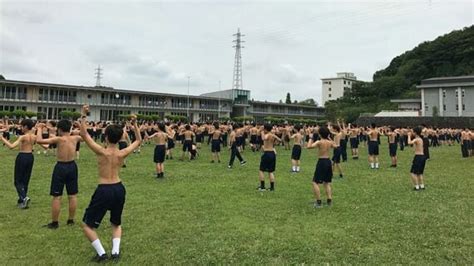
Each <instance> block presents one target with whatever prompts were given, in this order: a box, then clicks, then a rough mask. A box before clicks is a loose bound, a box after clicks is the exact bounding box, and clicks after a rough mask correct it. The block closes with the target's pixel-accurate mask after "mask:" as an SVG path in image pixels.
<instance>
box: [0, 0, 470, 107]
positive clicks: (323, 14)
mask: <svg viewBox="0 0 474 266" xmlns="http://www.w3.org/2000/svg"><path fill="white" fill-rule="evenodd" d="M472 24H474V0H463V1H449V0H439V1H437V0H431V1H430V0H402V1H390V0H373V1H370V0H365V1H358V0H357V1H350V0H345V1H339V0H332V1H317V0H313V1H233V0H230V1H222V0H221V1H144V0H142V1H132V0H130V1H124V0H87V1H86V0H84V1H79V0H75V1H66V0H62V1H58V0H49V1H39V0H30V1H24V0H13V1H7V0H0V74H2V75H4V76H5V78H7V79H13V80H28V81H38V82H49V83H62V84H72V85H85V86H89V85H91V86H94V85H95V84H96V80H95V76H94V72H95V68H97V66H98V65H99V64H100V65H101V67H102V68H103V78H102V82H101V83H102V85H105V86H111V87H114V88H120V89H130V90H143V91H154V92H166V93H179V94H187V90H188V87H187V86H188V78H187V77H188V76H189V77H190V88H189V90H190V94H192V95H199V94H202V93H206V92H211V91H217V90H219V82H220V84H221V87H220V88H221V89H230V88H232V78H233V67H234V56H235V50H234V48H232V46H233V43H232V40H233V38H234V37H233V36H232V35H233V34H234V33H236V32H237V29H238V28H240V30H241V32H242V34H245V36H244V37H243V40H244V41H245V43H244V46H245V48H243V49H242V68H243V69H242V72H243V74H242V77H243V88H244V89H248V90H250V91H251V97H252V98H254V99H255V100H268V101H278V100H280V99H282V100H284V99H285V96H286V93H287V92H290V94H291V96H292V99H293V100H304V99H307V98H313V99H315V100H316V101H317V102H320V100H321V87H322V84H321V80H320V79H321V78H327V77H333V76H335V75H336V72H353V73H354V74H355V75H356V76H357V78H358V79H360V80H366V81H370V80H372V75H373V73H374V72H375V71H377V70H379V69H382V68H385V67H386V66H388V64H389V63H390V60H391V59H392V58H393V57H395V56H397V55H399V54H401V53H403V52H405V51H407V50H410V49H412V48H414V47H415V46H417V45H418V44H419V43H421V42H424V41H428V40H433V39H435V38H436V37H438V36H440V35H443V34H446V33H449V32H451V31H452V30H457V29H462V28H463V27H467V26H470V25H472Z"/></svg>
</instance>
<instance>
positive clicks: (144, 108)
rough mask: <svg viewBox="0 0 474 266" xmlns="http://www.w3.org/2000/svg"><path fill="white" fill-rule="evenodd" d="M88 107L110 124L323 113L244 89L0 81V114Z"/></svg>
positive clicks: (51, 114)
mask: <svg viewBox="0 0 474 266" xmlns="http://www.w3.org/2000/svg"><path fill="white" fill-rule="evenodd" d="M84 104H89V106H90V112H91V114H90V119H91V120H94V121H99V120H100V121H113V120H116V119H117V118H118V116H119V115H121V114H132V113H134V114H143V115H157V116H159V117H160V118H161V119H164V118H165V116H166V115H180V116H185V117H188V118H189V119H191V121H193V122H204V121H212V120H217V119H219V118H224V117H236V116H254V117H255V119H256V120H262V119H263V118H264V117H267V116H272V117H280V118H298V119H299V118H305V119H313V120H317V119H321V118H323V117H324V109H323V108H321V107H317V106H311V105H298V104H294V105H293V104H281V103H274V102H265V101H263V102H260V101H252V100H251V98H250V91H248V90H223V91H219V92H213V93H207V94H203V95H182V94H169V93H158V92H146V91H137V90H126V89H115V88H112V87H104V86H99V87H97V86H95V87H94V86H77V85H67V84H53V83H42V82H31V81H19V80H0V111H3V110H8V111H13V110H17V109H21V110H25V111H32V112H38V113H42V114H44V117H45V118H47V119H59V118H60V117H59V114H60V112H61V111H63V110H70V111H76V112H79V111H80V110H81V107H82V106H83V105H84Z"/></svg>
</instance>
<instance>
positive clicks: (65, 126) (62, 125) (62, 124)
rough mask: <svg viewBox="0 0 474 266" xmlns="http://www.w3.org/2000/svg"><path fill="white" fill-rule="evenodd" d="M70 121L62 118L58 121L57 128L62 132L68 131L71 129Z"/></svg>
mask: <svg viewBox="0 0 474 266" xmlns="http://www.w3.org/2000/svg"><path fill="white" fill-rule="evenodd" d="M71 126H72V123H71V121H69V120H66V119H63V120H61V121H59V122H58V129H61V131H62V132H64V133H68V132H70V131H71Z"/></svg>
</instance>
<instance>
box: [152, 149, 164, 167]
mask: <svg viewBox="0 0 474 266" xmlns="http://www.w3.org/2000/svg"><path fill="white" fill-rule="evenodd" d="M165 155H166V146H165V145H156V146H155V153H154V155H153V161H154V162H155V163H163V162H164V161H165Z"/></svg>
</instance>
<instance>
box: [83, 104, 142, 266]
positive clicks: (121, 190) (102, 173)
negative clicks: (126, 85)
mask: <svg viewBox="0 0 474 266" xmlns="http://www.w3.org/2000/svg"><path fill="white" fill-rule="evenodd" d="M88 111H89V106H87V105H85V106H84V107H83V108H82V121H81V136H82V138H83V139H84V141H85V142H86V144H87V146H89V148H90V149H91V150H92V151H93V152H94V153H95V154H96V155H97V161H98V163H99V185H98V186H97V188H96V190H95V192H94V195H92V199H91V201H90V203H89V207H87V209H86V212H85V214H84V218H83V220H82V221H83V226H82V228H83V230H84V234H85V236H86V237H87V238H88V239H89V240H90V241H91V243H92V246H93V247H94V249H95V251H96V252H97V256H95V257H94V259H93V260H94V261H97V262H100V261H105V260H107V258H108V257H107V254H106V253H105V250H104V247H103V246H102V244H101V242H100V240H99V238H98V236H97V233H96V232H95V229H97V228H98V227H99V225H100V223H101V221H102V218H104V216H105V214H106V212H107V211H110V222H111V224H112V245H113V246H112V254H111V258H112V259H113V260H118V259H119V258H120V255H119V254H120V238H121V236H122V228H121V226H120V225H121V222H122V211H123V206H124V204H125V187H124V186H123V185H122V182H121V181H120V177H119V172H120V168H121V167H122V164H123V161H124V159H125V158H126V157H127V156H128V155H129V154H130V153H132V152H133V151H134V150H135V149H136V148H138V147H139V146H140V144H141V142H142V138H141V135H140V129H139V128H138V126H137V123H136V116H135V115H132V124H133V128H134V130H135V133H136V134H135V135H136V136H137V137H136V139H135V141H134V142H133V143H132V144H130V145H129V146H128V147H127V148H125V149H122V150H119V149H118V147H117V143H118V142H119V140H120V138H121V137H122V134H123V130H122V128H121V127H120V126H119V125H109V126H108V127H107V128H106V129H105V141H106V143H107V148H104V147H102V146H100V145H99V144H97V143H95V141H94V140H93V139H92V138H91V136H90V135H89V134H88V133H87V119H86V118H87V116H86V114H87V112H88Z"/></svg>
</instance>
